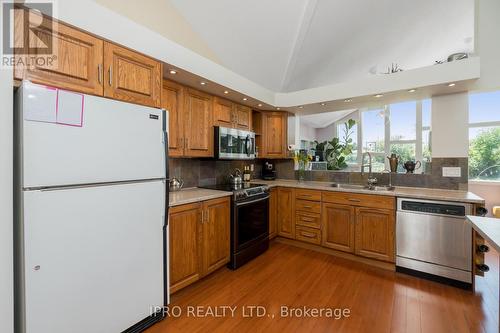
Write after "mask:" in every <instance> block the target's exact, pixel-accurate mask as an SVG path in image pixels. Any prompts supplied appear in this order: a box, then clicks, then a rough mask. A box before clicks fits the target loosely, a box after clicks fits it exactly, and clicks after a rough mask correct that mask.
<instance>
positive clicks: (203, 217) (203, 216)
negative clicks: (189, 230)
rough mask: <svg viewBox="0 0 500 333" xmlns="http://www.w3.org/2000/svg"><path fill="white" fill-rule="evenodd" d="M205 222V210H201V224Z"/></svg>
mask: <svg viewBox="0 0 500 333" xmlns="http://www.w3.org/2000/svg"><path fill="white" fill-rule="evenodd" d="M203 223H205V211H204V210H202V211H201V224H203Z"/></svg>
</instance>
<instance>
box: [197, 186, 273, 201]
mask: <svg viewBox="0 0 500 333" xmlns="http://www.w3.org/2000/svg"><path fill="white" fill-rule="evenodd" d="M200 187H201V188H207V189H210V190H218V191H227V192H233V196H234V199H235V200H244V199H246V198H249V197H254V196H258V195H262V194H267V193H268V191H269V187H268V186H267V185H265V184H250V183H243V184H241V185H234V184H216V185H207V186H200Z"/></svg>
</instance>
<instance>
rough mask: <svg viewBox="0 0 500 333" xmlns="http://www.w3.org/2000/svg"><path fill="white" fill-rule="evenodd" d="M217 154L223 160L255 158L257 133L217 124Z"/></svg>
mask: <svg viewBox="0 0 500 333" xmlns="http://www.w3.org/2000/svg"><path fill="white" fill-rule="evenodd" d="M214 141H215V156H216V157H217V158H218V159H221V160H250V159H254V158H255V133H254V132H249V131H243V130H239V129H235V128H228V127H220V126H215V140H214Z"/></svg>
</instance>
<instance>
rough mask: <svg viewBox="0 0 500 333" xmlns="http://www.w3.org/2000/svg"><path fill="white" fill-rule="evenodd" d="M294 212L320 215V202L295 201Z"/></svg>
mask: <svg viewBox="0 0 500 333" xmlns="http://www.w3.org/2000/svg"><path fill="white" fill-rule="evenodd" d="M295 210H297V211H302V212H308V213H316V214H319V213H321V202H315V201H308V200H300V199H297V200H295Z"/></svg>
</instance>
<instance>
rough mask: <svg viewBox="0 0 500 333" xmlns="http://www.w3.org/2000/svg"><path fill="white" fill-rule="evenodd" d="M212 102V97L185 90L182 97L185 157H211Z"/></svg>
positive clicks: (212, 143)
mask: <svg viewBox="0 0 500 333" xmlns="http://www.w3.org/2000/svg"><path fill="white" fill-rule="evenodd" d="M212 103H213V101H212V96H211V95H208V94H205V93H202V92H200V91H197V90H194V89H187V90H186V92H185V96H184V117H183V119H184V139H185V140H186V141H185V147H186V148H185V155H186V156H191V157H213V155H214V131H213V112H212V110H213V104H212Z"/></svg>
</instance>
